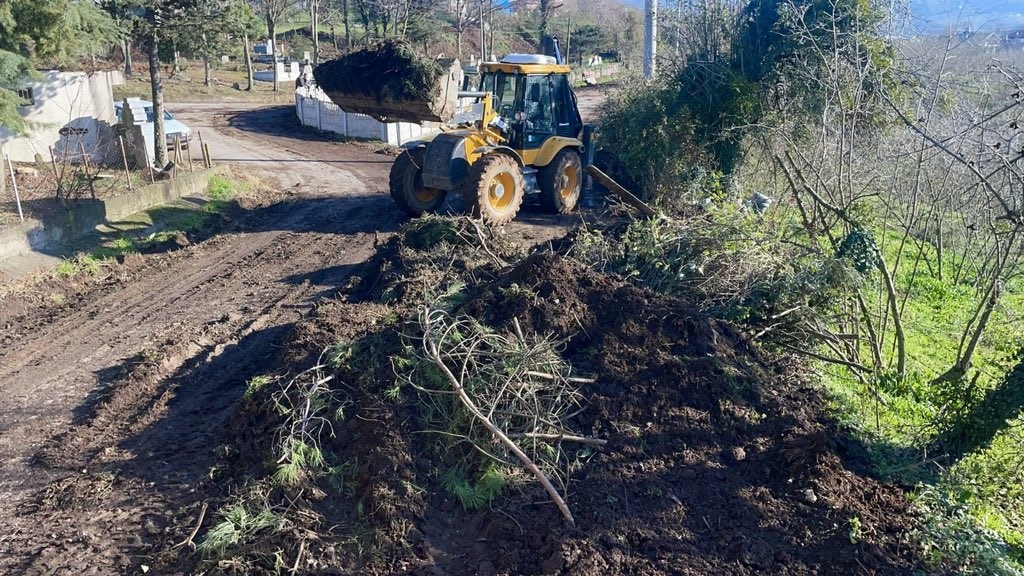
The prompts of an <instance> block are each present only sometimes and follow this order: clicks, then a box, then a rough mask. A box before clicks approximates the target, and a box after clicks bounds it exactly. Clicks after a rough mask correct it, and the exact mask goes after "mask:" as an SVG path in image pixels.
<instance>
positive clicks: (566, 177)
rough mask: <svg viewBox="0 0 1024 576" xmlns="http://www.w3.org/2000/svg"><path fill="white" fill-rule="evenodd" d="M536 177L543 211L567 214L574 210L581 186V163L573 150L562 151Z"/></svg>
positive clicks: (578, 199)
mask: <svg viewBox="0 0 1024 576" xmlns="http://www.w3.org/2000/svg"><path fill="white" fill-rule="evenodd" d="M537 176H538V180H539V182H538V183H539V184H540V201H541V204H543V206H544V209H545V210H547V211H549V212H554V213H555V214H568V213H569V212H572V211H573V209H575V208H576V204H577V203H579V201H580V190H581V189H582V184H583V163H582V162H581V161H580V155H579V154H578V153H576V151H575V150H570V149H568V148H566V149H563V150H562V151H561V152H559V153H558V154H557V155H555V158H554V160H552V161H551V164H548V165H547V166H545V167H543V168H541V169H540V170H539V171H538V174H537Z"/></svg>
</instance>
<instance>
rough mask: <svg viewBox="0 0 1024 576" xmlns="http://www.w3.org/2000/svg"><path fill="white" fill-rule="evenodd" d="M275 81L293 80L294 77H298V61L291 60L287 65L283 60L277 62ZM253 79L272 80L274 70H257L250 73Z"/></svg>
mask: <svg viewBox="0 0 1024 576" xmlns="http://www.w3.org/2000/svg"><path fill="white" fill-rule="evenodd" d="M275 65H276V66H277V81H278V82H295V79H296V78H298V77H299V63H298V62H291V63H289V65H288V66H285V65H284V62H277V63H276V64H275ZM252 77H253V79H254V80H258V81H260V82H273V81H274V70H273V69H268V70H259V71H256V72H253V73H252Z"/></svg>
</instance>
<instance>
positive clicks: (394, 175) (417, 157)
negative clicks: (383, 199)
mask: <svg viewBox="0 0 1024 576" xmlns="http://www.w3.org/2000/svg"><path fill="white" fill-rule="evenodd" d="M423 156H424V149H423V148H413V149H411V150H405V151H403V152H402V153H401V154H399V155H398V158H395V163H394V164H392V165H391V174H390V176H389V177H388V187H389V188H390V190H391V198H392V200H394V201H395V204H398V207H399V208H401V209H402V211H403V212H405V213H406V214H408V215H409V216H421V215H423V214H426V213H429V212H436V211H437V209H438V208H440V207H441V205H442V204H444V199H445V196H446V195H447V193H446V192H445V191H444V190H439V189H437V188H427V187H425V186H424V185H423Z"/></svg>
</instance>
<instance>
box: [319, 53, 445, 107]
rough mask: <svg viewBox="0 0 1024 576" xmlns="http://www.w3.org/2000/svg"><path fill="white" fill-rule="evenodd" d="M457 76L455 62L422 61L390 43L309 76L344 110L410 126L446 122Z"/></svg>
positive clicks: (327, 64) (328, 64)
mask: <svg viewBox="0 0 1024 576" xmlns="http://www.w3.org/2000/svg"><path fill="white" fill-rule="evenodd" d="M460 74H461V67H460V65H459V62H458V60H445V61H439V60H431V59H426V58H421V57H419V56H418V55H417V54H416V52H415V51H414V50H413V49H412V47H411V46H409V45H408V44H406V43H403V42H399V41H394V40H388V41H385V42H381V43H380V44H378V45H376V46H373V47H370V48H366V49H363V50H359V51H356V52H352V53H351V54H347V55H345V56H342V57H341V58H338V59H336V60H331V61H328V62H324V63H323V64H320V65H319V66H317V67H316V69H315V70H313V77H314V78H315V79H316V83H317V85H319V86H320V88H321V89H323V91H324V92H325V93H326V94H327V95H328V96H329V97H330V98H331V100H332V101H333V102H334V103H335V104H337V105H338V107H340V108H341V109H342V110H345V111H346V112H356V113H360V114H367V115H370V116H373V117H375V118H377V119H379V120H382V121H395V120H408V121H410V122H420V121H425V120H433V121H438V122H446V121H448V120H450V119H451V117H452V115H454V114H455V105H456V96H457V91H458V81H459V79H460Z"/></svg>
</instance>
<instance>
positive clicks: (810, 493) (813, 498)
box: [804, 488, 818, 504]
mask: <svg viewBox="0 0 1024 576" xmlns="http://www.w3.org/2000/svg"><path fill="white" fill-rule="evenodd" d="M804 500H806V501H807V502H809V503H811V504H814V503H815V502H817V501H818V495H817V494H815V493H814V490H811V489H810V488H808V489H806V490H804Z"/></svg>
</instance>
